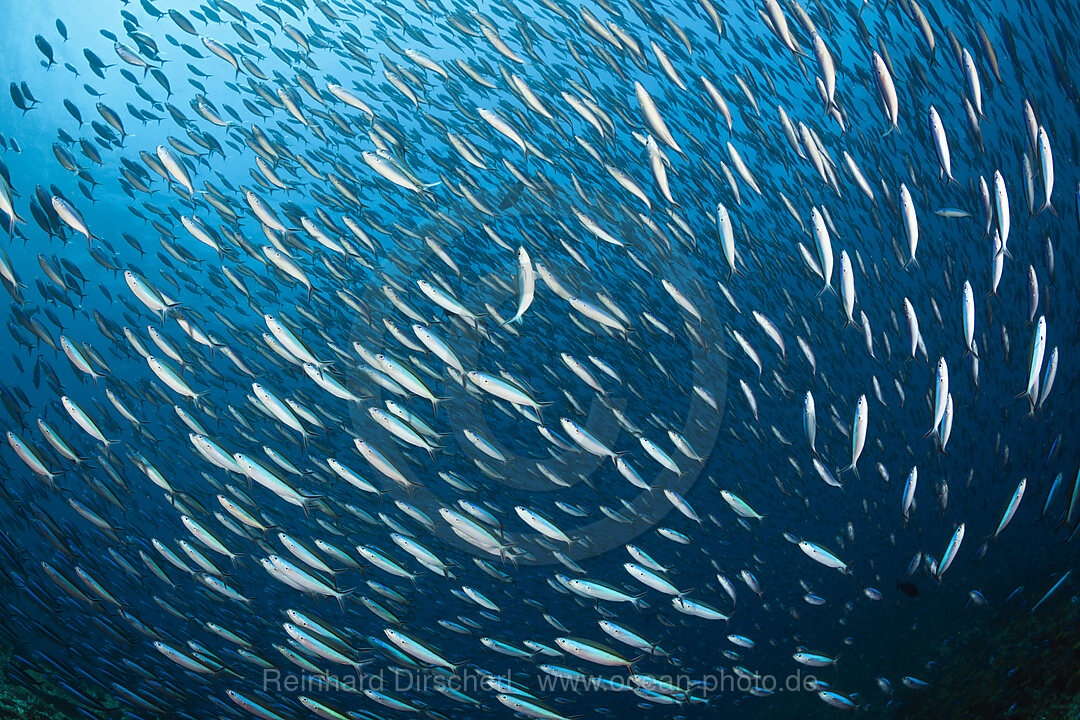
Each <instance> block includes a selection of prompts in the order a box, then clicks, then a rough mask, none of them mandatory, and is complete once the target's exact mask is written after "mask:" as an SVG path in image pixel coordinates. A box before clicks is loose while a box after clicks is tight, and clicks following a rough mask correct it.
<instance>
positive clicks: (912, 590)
mask: <svg viewBox="0 0 1080 720" xmlns="http://www.w3.org/2000/svg"><path fill="white" fill-rule="evenodd" d="M896 589H897V590H899V591H900V592H902V593H904V594H905V595H907V596H908V597H919V588H918V586H916V585H915V583H911V582H897V583H896Z"/></svg>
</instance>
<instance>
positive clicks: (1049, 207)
mask: <svg viewBox="0 0 1080 720" xmlns="http://www.w3.org/2000/svg"><path fill="white" fill-rule="evenodd" d="M1043 210H1049V211H1050V213H1051V214H1052V215H1053V216H1054V217H1060V215H1058V211H1057V210H1056V209H1054V206H1053V205H1051V204H1050V199H1049V198H1047V199H1046V202H1044V203H1043V204H1042V205H1041V206H1039V209H1038V210H1036V211H1035V214H1036V215H1038V214H1039V213H1041V212H1042V211H1043Z"/></svg>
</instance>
